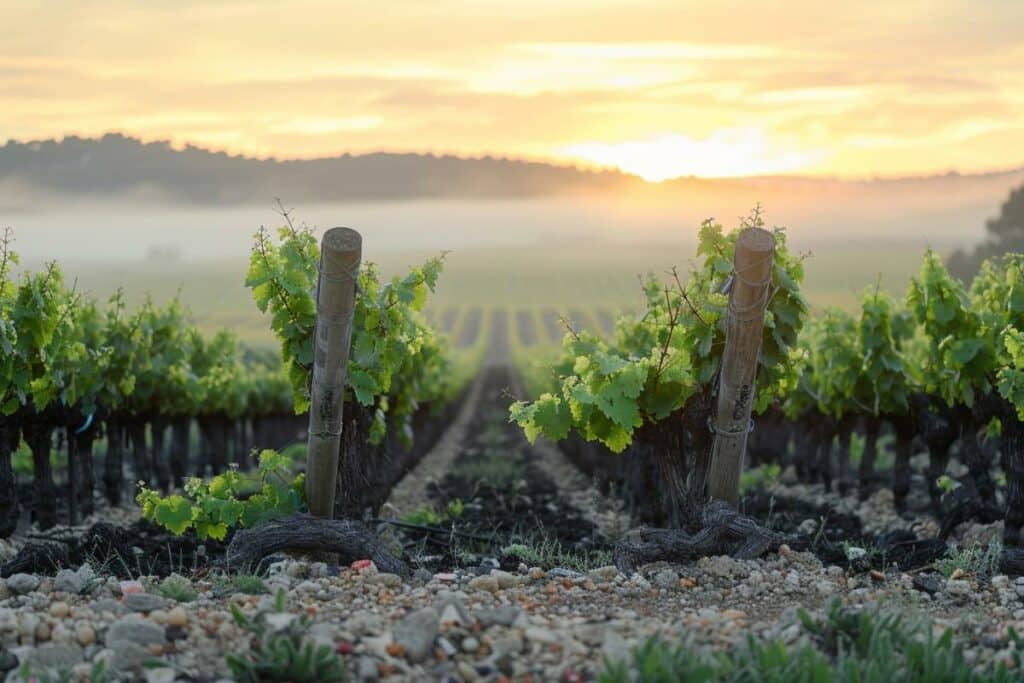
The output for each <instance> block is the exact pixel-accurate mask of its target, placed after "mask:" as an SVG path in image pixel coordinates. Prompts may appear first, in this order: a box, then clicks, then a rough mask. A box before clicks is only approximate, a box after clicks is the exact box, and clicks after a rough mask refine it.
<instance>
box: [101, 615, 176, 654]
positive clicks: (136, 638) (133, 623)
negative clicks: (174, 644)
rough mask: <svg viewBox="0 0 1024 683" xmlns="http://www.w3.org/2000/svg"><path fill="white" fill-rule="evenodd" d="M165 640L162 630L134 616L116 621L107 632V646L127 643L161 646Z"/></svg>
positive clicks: (150, 622) (146, 620)
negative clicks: (119, 642)
mask: <svg viewBox="0 0 1024 683" xmlns="http://www.w3.org/2000/svg"><path fill="white" fill-rule="evenodd" d="M165 640H166V638H165V637H164V629H163V628H161V627H160V626H159V625H157V624H154V623H153V622H152V621H149V620H148V619H144V618H142V617H139V616H136V615H134V614H132V615H129V616H127V617H122V618H120V619H118V620H117V621H115V622H114V624H113V625H112V626H111V627H110V630H109V631H107V645H112V644H113V643H116V642H118V641H128V642H131V643H135V644H136V645H139V646H142V647H146V646H148V645H163V644H164V641H165Z"/></svg>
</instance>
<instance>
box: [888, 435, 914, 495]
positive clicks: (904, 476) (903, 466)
mask: <svg viewBox="0 0 1024 683" xmlns="http://www.w3.org/2000/svg"><path fill="white" fill-rule="evenodd" d="M890 421H891V423H892V426H893V429H894V430H895V432H896V460H895V462H894V463H893V468H892V495H893V501H894V502H895V504H896V507H897V509H902V508H903V507H905V506H906V503H907V494H909V493H910V474H911V472H910V458H911V456H912V455H913V454H914V434H915V432H916V426H915V424H914V419H913V417H912V416H910V415H898V416H892V417H890Z"/></svg>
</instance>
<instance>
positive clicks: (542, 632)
mask: <svg viewBox="0 0 1024 683" xmlns="http://www.w3.org/2000/svg"><path fill="white" fill-rule="evenodd" d="M524 635H525V636H526V639H527V640H529V641H532V642H535V643H543V644H544V645H554V644H555V643H558V642H559V641H560V640H561V639H560V638H559V636H558V634H557V633H555V632H554V631H552V630H551V629H548V628H541V627H540V626H531V627H530V628H528V629H526V633H525V634H524Z"/></svg>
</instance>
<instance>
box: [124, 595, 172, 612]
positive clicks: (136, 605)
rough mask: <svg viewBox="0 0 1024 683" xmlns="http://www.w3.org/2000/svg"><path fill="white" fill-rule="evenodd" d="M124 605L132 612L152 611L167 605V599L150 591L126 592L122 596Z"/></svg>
mask: <svg viewBox="0 0 1024 683" xmlns="http://www.w3.org/2000/svg"><path fill="white" fill-rule="evenodd" d="M124 606H125V607H127V608H128V609H130V610H131V611H133V612H152V611H154V610H162V609H165V608H166V607H167V601H166V600H165V599H163V598H161V597H160V596H159V595H153V594H152V593H128V594H126V595H125V596H124Z"/></svg>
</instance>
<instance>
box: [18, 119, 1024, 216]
mask: <svg viewBox="0 0 1024 683" xmlns="http://www.w3.org/2000/svg"><path fill="white" fill-rule="evenodd" d="M1022 180H1024V169H1017V170H1014V171H1005V172H997V173H987V174H973V175H969V174H965V175H961V174H956V173H950V174H943V175H933V176H922V177H913V178H890V179H880V180H844V179H834V178H810V177H753V178H727V179H702V178H692V177H687V178H678V179H675V180H671V181H667V182H665V183H661V184H655V185H652V184H649V183H645V182H644V181H643V180H641V179H639V178H637V177H636V176H632V175H629V174H626V173H621V172H618V171H611V170H602V171H592V170H585V169H580V168H576V167H574V166H568V165H564V166H562V165H555V164H549V163H544V162H535V161H520V160H514V159H506V158H494V157H480V158H465V157H456V156H437V155H432V154H412V153H409V154H399V153H384V152H381V153H372V154H343V155H340V156H334V157H325V158H318V159H293V160H282V159H274V158H266V159H259V158H254V157H246V156H239V155H230V154H227V153H224V152H216V151H211V150H208V149H204V148H201V147H197V146H194V145H187V146H185V147H183V148H176V147H174V146H172V145H170V144H169V143H167V142H142V141H141V140H138V139H136V138H132V137H128V136H125V135H121V134H117V133H110V134H107V135H104V136H103V137H101V138H81V137H75V136H67V137H64V138H63V139H60V140H39V141H24V142H19V141H14V140H11V141H8V142H7V143H6V144H5V145H3V146H0V207H3V206H19V205H22V204H24V203H25V202H26V201H28V200H29V198H30V197H33V196H35V195H37V194H40V193H43V194H47V193H52V194H57V195H62V196H68V195H75V196H79V197H83V198H97V199H104V198H125V197H138V198H145V199H156V200H166V201H172V202H186V203H197V204H245V203H250V202H253V201H255V202H259V203H264V202H266V201H267V198H268V197H287V198H288V201H289V202H293V203H298V204H309V203H315V202H331V201H344V200H393V199H430V198H437V199H443V198H451V199H495V198H509V199H513V198H529V197H548V196H556V195H567V194H568V195H573V194H590V195H607V194H608V193H610V192H629V193H638V194H640V195H647V196H655V197H669V198H671V199H672V200H673V201H678V202H683V203H685V202H688V201H692V202H695V203H696V204H697V205H701V206H714V205H716V204H715V202H716V200H717V199H719V198H725V199H728V200H730V202H729V203H730V208H735V207H732V206H731V205H732V204H735V205H736V207H742V206H750V205H752V203H756V202H758V201H766V200H767V199H768V198H770V199H771V201H772V204H773V206H775V207H776V208H779V207H782V206H786V205H788V203H791V202H792V203H795V204H796V205H805V204H807V203H809V202H810V203H813V202H842V201H854V203H858V204H859V203H862V202H863V201H869V202H870V201H874V200H877V201H879V202H881V203H883V204H888V203H891V202H893V201H895V202H896V203H897V204H900V203H906V202H908V201H917V200H915V199H914V198H915V197H917V198H919V199H920V200H921V201H924V202H926V203H927V204H929V205H932V204H936V203H937V204H938V205H942V204H945V203H948V202H954V203H958V204H964V203H970V202H973V203H976V204H977V203H979V202H980V203H981V204H982V205H985V206H991V207H992V209H989V210H994V208H995V207H996V206H998V202H999V201H1001V200H1002V198H1003V197H1005V195H1006V193H1007V192H1008V191H1009V189H1010V188H1011V187H1015V186H1017V185H1019V184H1020V182H1021V181H1022ZM735 210H740V209H738V208H736V209H735Z"/></svg>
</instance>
